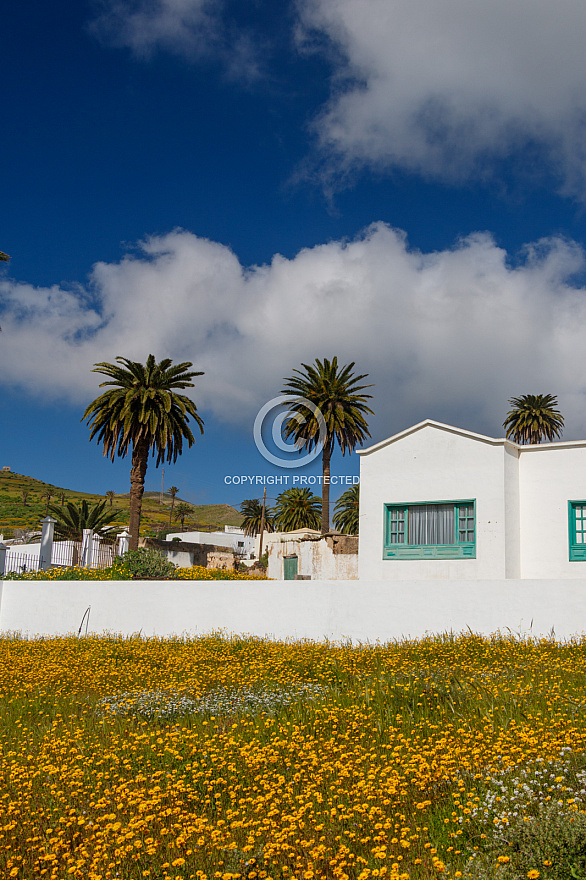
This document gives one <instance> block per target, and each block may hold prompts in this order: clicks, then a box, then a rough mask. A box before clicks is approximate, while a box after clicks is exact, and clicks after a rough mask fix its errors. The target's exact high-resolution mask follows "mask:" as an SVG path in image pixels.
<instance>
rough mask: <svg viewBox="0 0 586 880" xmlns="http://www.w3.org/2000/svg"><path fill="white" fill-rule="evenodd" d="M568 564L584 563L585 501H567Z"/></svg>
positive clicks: (585, 555)
mask: <svg viewBox="0 0 586 880" xmlns="http://www.w3.org/2000/svg"><path fill="white" fill-rule="evenodd" d="M568 532H569V536H570V562H586V501H568Z"/></svg>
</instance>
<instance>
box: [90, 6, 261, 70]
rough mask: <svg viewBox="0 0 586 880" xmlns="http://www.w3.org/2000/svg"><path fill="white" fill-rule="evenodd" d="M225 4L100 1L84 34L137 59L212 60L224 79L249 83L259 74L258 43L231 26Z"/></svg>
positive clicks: (252, 36)
mask: <svg viewBox="0 0 586 880" xmlns="http://www.w3.org/2000/svg"><path fill="white" fill-rule="evenodd" d="M225 5H226V4H225V2H224V0H103V2H102V7H101V12H100V13H99V14H98V16H97V17H96V18H95V19H94V20H93V21H92V22H91V23H90V25H89V30H90V32H91V33H93V34H94V36H96V37H97V38H98V39H100V40H101V41H102V42H104V43H106V44H107V45H110V46H114V47H117V48H122V47H127V48H129V49H131V51H132V53H133V54H134V55H135V56H136V57H138V58H143V59H144V58H150V57H151V56H152V55H154V54H155V53H156V52H159V51H166V52H171V53H173V54H175V55H180V56H181V57H183V58H185V59H186V60H187V61H209V60H211V59H216V60H218V61H220V63H221V64H222V65H223V67H224V71H225V74H226V76H227V77H228V79H233V80H238V81H241V82H247V83H252V82H254V81H256V80H258V79H259V78H260V77H261V76H262V75H263V74H262V64H261V60H260V54H261V53H260V44H259V45H257V43H256V40H255V37H254V35H253V34H252V33H251V32H249V31H246V30H242V29H238V28H236V27H235V26H234V25H233V24H231V21H230V17H229V15H227V13H226V9H225Z"/></svg>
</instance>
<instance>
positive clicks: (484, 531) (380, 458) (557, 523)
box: [358, 420, 586, 580]
mask: <svg viewBox="0 0 586 880" xmlns="http://www.w3.org/2000/svg"><path fill="white" fill-rule="evenodd" d="M358 454H359V455H360V456H361V459H360V546H359V577H360V579H373V578H374V579H393V580H426V579H448V578H449V579H463V580H466V579H501V578H540V579H541V578H556V579H557V578H586V441H574V442H568V443H564V442H560V443H542V444H538V445H532V446H519V445H518V444H516V443H513V442H511V441H509V440H506V439H494V438H492V437H485V436H483V435H481V434H474V433H472V432H471V431H464V430H462V429H460V428H455V427H452V426H450V425H443V424H441V423H439V422H433V421H430V420H428V421H425V422H422V423H420V424H418V425H415V426H414V427H412V428H409V429H408V430H406V431H402V432H401V433H399V434H396V435H395V436H393V437H390V438H389V439H388V440H384V441H382V442H381V443H377V444H376V445H374V446H371V447H370V448H369V449H365V450H362V451H361V452H359V453H358Z"/></svg>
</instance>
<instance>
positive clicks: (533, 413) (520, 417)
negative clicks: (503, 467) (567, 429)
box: [503, 394, 564, 443]
mask: <svg viewBox="0 0 586 880" xmlns="http://www.w3.org/2000/svg"><path fill="white" fill-rule="evenodd" d="M509 403H510V404H511V406H512V407H513V409H511V410H510V411H509V412H508V413H507V417H506V419H505V421H504V422H503V428H505V429H506V432H507V437H508V438H509V439H512V440H514V441H515V443H541V442H542V441H543V440H554V439H555V438H556V437H560V436H561V433H562V430H563V427H564V417H563V416H562V414H561V413H560V411H559V410H557V409H555V407H556V406H557V405H558V399H557V397H556V396H555V395H554V394H522V395H521V397H512V398H511V399H510V400H509Z"/></svg>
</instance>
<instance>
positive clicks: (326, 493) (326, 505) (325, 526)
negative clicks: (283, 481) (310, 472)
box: [321, 443, 332, 535]
mask: <svg viewBox="0 0 586 880" xmlns="http://www.w3.org/2000/svg"><path fill="white" fill-rule="evenodd" d="M331 457H332V450H331V447H330V444H329V443H326V445H325V446H324V448H323V452H322V474H323V480H322V487H321V533H322V535H325V534H326V533H327V532H329V530H330V458H331Z"/></svg>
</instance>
